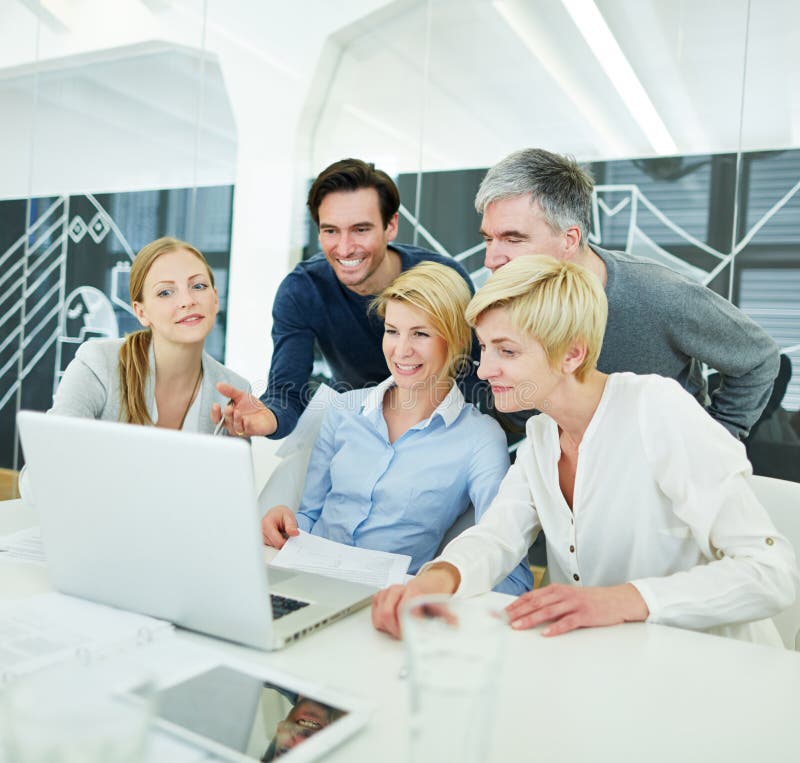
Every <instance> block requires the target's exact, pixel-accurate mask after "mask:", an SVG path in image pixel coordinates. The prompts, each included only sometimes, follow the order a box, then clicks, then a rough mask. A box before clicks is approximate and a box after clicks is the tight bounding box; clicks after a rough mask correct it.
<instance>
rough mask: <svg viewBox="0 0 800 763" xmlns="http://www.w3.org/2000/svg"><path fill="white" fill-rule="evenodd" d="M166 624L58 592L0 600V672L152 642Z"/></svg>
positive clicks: (167, 627)
mask: <svg viewBox="0 0 800 763" xmlns="http://www.w3.org/2000/svg"><path fill="white" fill-rule="evenodd" d="M171 632H172V626H171V625H170V624H169V623H167V622H165V621H163V620H156V619H155V618H153V617H147V616H145V615H138V614H135V613H133V612H123V611H122V610H120V609H114V608H112V607H106V606H104V605H102V604H94V603H92V602H89V601H83V600H82V599H76V598H73V597H72V596H64V595H63V594H60V593H45V594H38V595H36V596H31V597H30V598H27V599H19V600H16V599H15V600H12V601H4V602H0V674H6V673H9V674H10V673H25V672H29V671H32V670H36V669H38V668H41V667H43V666H45V665H49V664H54V663H56V662H62V661H64V660H66V659H68V658H70V657H76V656H77V657H80V656H81V655H91V656H95V657H102V656H106V655H109V654H116V653H118V652H120V651H122V650H123V649H125V648H133V647H137V646H140V645H142V644H148V643H150V642H152V641H153V640H154V639H155V638H156V637H158V636H159V635H160V634H162V633H171Z"/></svg>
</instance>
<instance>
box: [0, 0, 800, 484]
mask: <svg viewBox="0 0 800 763" xmlns="http://www.w3.org/2000/svg"><path fill="white" fill-rule="evenodd" d="M296 5H297V7H296V8H294V7H291V6H287V7H285V8H281V9H278V8H277V7H276V6H275V5H274V4H263V3H257V2H254V1H253V0H238V1H237V2H235V3H228V2H225V3H223V2H222V0H180V2H178V0H159V2H157V3H156V2H151V1H150V0H118V2H115V3H113V4H112V3H106V2H103V1H102V0H85V1H84V2H81V3H65V2H61V0H37V1H36V2H31V1H29V0H9V2H6V3H2V4H0V41H2V43H3V44H2V45H0V110H1V111H2V113H3V115H4V119H3V120H2V121H0V165H1V166H2V167H3V172H2V173H0V466H3V467H7V466H19V464H20V463H21V461H20V454H19V452H18V445H17V439H16V431H15V424H14V417H15V414H16V411H17V410H19V408H21V407H29V408H36V409H45V408H47V407H48V405H49V402H50V398H51V396H52V392H53V389H54V388H55V385H56V384H57V383H58V380H59V378H60V374H61V373H62V372H63V369H64V367H65V365H66V363H67V362H68V361H69V359H70V358H71V357H72V356H73V355H74V352H75V350H76V348H77V346H78V345H79V344H80V342H81V341H83V340H84V339H86V338H88V337H92V336H119V335H121V334H122V333H124V332H125V331H128V330H130V329H131V328H133V327H134V326H135V322H134V321H133V318H132V315H131V312H130V308H129V306H128V299H127V268H128V267H129V264H130V261H131V258H132V256H133V254H134V253H135V252H136V250H137V249H138V248H139V247H141V246H142V245H143V244H144V243H146V242H147V241H149V240H151V239H153V238H155V237H157V236H160V235H176V236H179V237H184V238H187V239H188V240H190V241H191V242H192V243H194V244H196V245H197V246H198V247H199V248H200V249H201V250H202V251H203V252H204V253H205V254H206V255H207V256H208V257H209V259H210V261H211V263H212V266H213V267H214V270H215V274H216V276H217V281H218V286H219V288H220V298H221V303H222V311H221V314H220V320H219V325H218V327H217V329H216V331H215V333H214V335H213V336H212V337H211V339H210V341H209V346H208V349H209V351H210V352H211V353H212V354H213V355H215V356H216V357H218V358H220V359H223V358H224V359H225V360H226V361H227V362H228V364H229V365H231V366H232V367H233V368H234V369H235V370H238V371H240V372H242V373H244V375H246V376H248V377H249V378H251V380H253V381H254V386H256V387H257V386H258V382H257V379H258V378H262V379H263V378H264V376H265V374H266V369H267V366H268V361H269V354H270V347H269V343H268V339H267V338H268V336H269V320H270V319H269V307H270V304H271V299H272V295H273V294H274V290H275V288H276V287H277V284H278V283H279V281H280V279H281V278H282V276H283V274H284V273H285V272H286V271H287V270H288V268H289V267H291V265H292V260H293V256H300V251H301V249H302V247H303V246H305V251H306V253H308V252H313V251H316V248H317V247H316V231H315V230H314V229H313V226H311V225H310V224H309V222H308V219H307V217H306V216H305V215H304V210H303V201H304V194H305V191H306V189H307V187H308V182H309V178H312V177H314V176H315V175H316V173H317V172H319V170H320V169H322V168H323V167H325V166H326V165H327V164H329V163H330V162H332V161H335V160H337V159H340V158H342V157H345V156H357V157H360V158H364V159H368V160H370V161H374V162H375V164H376V165H377V166H379V167H382V168H383V169H386V170H387V171H388V172H389V173H390V174H392V175H393V176H394V177H396V178H397V181H398V185H399V187H400V190H401V196H402V208H401V230H400V236H399V240H400V241H405V242H409V243H417V244H418V245H420V246H425V247H428V248H430V249H434V250H437V251H440V252H446V253H448V254H450V255H452V256H454V257H457V258H458V259H459V260H461V261H462V262H463V263H464V264H465V265H466V266H467V268H468V269H469V270H470V272H471V273H472V274H473V277H474V279H475V281H476V283H478V284H480V283H481V282H482V280H483V279H484V278H485V277H486V271H485V270H484V269H483V268H482V263H483V255H484V252H483V243H482V240H481V238H480V236H479V235H478V228H479V225H480V219H479V217H478V215H477V214H476V213H475V211H474V208H473V198H474V195H475V191H476V190H477V187H478V184H479V183H480V180H481V178H482V177H483V174H484V173H485V171H486V169H487V168H488V167H489V166H491V165H492V164H493V163H494V162H496V161H497V160H498V159H500V158H502V157H503V156H505V155H507V154H508V153H510V152H511V151H513V150H516V149H519V148H523V147H529V146H541V147H543V148H547V149H550V150H554V151H559V152H564V153H570V154H573V155H574V156H576V158H577V159H578V160H580V161H581V162H583V163H585V164H586V165H588V166H589V167H590V169H591V170H592V172H593V175H594V177H595V180H596V183H597V191H596V204H595V209H594V220H593V229H592V233H591V240H592V241H593V242H596V243H599V244H601V245H603V246H605V247H609V248H614V249H621V250H625V251H630V252H633V253H636V254H640V255H643V256H647V257H652V258H655V259H657V260H659V261H661V262H664V263H666V264H668V265H669V266H670V267H674V268H675V269H677V270H679V271H680V272H682V273H684V274H685V275H687V276H689V277H690V278H695V279H697V280H698V281H700V282H702V283H705V284H708V285H709V286H710V287H711V288H713V289H715V290H716V291H717V292H718V293H720V294H722V295H723V296H725V297H726V298H729V299H731V300H732V301H733V302H734V303H735V304H737V305H738V306H739V307H741V308H742V309H743V310H744V311H746V312H747V313H748V314H749V315H750V316H752V317H753V318H754V319H755V320H756V321H757V322H758V323H760V324H761V325H762V326H763V327H764V328H765V329H766V330H767V331H768V332H769V333H770V334H771V335H772V336H773V337H774V338H775V340H776V342H777V343H778V344H779V345H780V347H781V349H782V351H783V353H784V354H785V356H786V360H785V361H784V365H783V370H782V376H781V377H780V381H781V383H780V384H779V385H778V386H777V387H776V392H775V396H774V398H775V399H774V400H773V401H772V405H771V412H772V415H771V416H770V419H769V421H768V422H767V421H765V422H763V423H762V425H761V426H760V427H759V430H758V431H757V432H756V433H755V435H754V438H753V442H751V443H750V444H749V449H750V455H751V458H752V459H753V462H754V464H755V465H756V469H757V471H760V472H761V473H767V474H774V475H776V476H793V477H794V478H795V479H800V476H798V474H797V470H798V468H800V466H799V465H800V456H798V450H797V449H798V448H800V438H798V435H797V429H796V428H797V427H800V424H798V422H797V419H798V414H797V413H796V412H797V410H798V408H800V372H796V373H794V374H792V366H794V368H795V369H798V368H800V297H799V296H798V295H800V222H799V221H800V209H798V207H799V206H800V201H799V200H798V193H799V192H800V91H798V90H797V88H796V87H795V83H796V81H797V79H798V75H800V53H798V48H797V45H796V44H795V40H794V36H795V35H794V30H796V29H797V28H798V25H800V5H798V4H797V3H794V2H790V1H789V0H730V1H729V2H727V3H724V4H719V3H715V2H712V0H535V2H534V1H533V0H388V1H387V0H348V2H343V3H337V4H325V3H311V4H296ZM295 252H296V253H297V254H296V255H294V254H293V253H295ZM229 293H230V296H231V300H230V302H229V300H228V296H229ZM708 372H709V373H710V374H711V373H713V369H708ZM793 417H794V427H793Z"/></svg>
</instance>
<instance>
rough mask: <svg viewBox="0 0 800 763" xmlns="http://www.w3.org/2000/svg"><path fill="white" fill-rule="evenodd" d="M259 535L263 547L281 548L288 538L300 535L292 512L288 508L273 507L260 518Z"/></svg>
mask: <svg viewBox="0 0 800 763" xmlns="http://www.w3.org/2000/svg"><path fill="white" fill-rule="evenodd" d="M261 535H262V537H263V538H264V545H265V546H272V547H273V548H283V544H284V543H286V539H287V538H288V537H290V536H291V537H293V536H295V535H300V531H299V530H298V529H297V519H296V517H295V515H294V512H293V511H292V510H291V509H290V508H289V507H288V506H273V507H272V508H271V509H270V510H269V511H268V512H267V513H266V514H264V516H263V517H262V518H261Z"/></svg>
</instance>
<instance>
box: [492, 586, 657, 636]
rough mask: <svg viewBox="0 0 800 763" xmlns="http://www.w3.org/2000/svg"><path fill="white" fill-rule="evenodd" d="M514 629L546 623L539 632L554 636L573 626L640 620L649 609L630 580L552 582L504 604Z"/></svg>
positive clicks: (589, 626) (593, 625)
mask: <svg viewBox="0 0 800 763" xmlns="http://www.w3.org/2000/svg"><path fill="white" fill-rule="evenodd" d="M506 612H507V613H508V619H509V622H510V623H511V627H512V628H514V629H515V630H525V629H526V628H534V627H536V626H537V625H541V624H542V623H550V625H549V626H548V627H547V628H545V629H544V630H543V631H542V635H543V636H557V635H559V634H561V633H567V632H568V631H571V630H575V629H576V628H593V627H595V626H598V625H617V624H619V623H629V622H641V621H643V620H646V619H647V616H648V615H649V614H650V611H649V610H648V608H647V604H645V601H644V599H643V598H642V595H641V594H640V593H639V591H638V590H637V589H636V587H635V586H634V585H632V584H631V583H625V584H623V585H616V586H606V587H590V588H578V587H576V586H570V585H561V584H558V583H556V584H553V585H549V586H545V587H544V588H538V589H536V590H535V591H530V592H528V593H525V594H523V595H522V596H520V597H519V598H518V599H516V600H515V601H513V602H512V603H511V604H509V605H508V606H507V607H506Z"/></svg>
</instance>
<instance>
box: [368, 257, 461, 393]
mask: <svg viewBox="0 0 800 763" xmlns="http://www.w3.org/2000/svg"><path fill="white" fill-rule="evenodd" d="M470 296H471V295H470V290H469V287H468V286H467V282H466V281H465V280H464V279H463V278H462V277H461V276H460V275H459V274H458V272H457V271H456V270H455V269H454V268H450V267H448V266H447V265H442V264H440V263H438V262H421V263H420V264H419V265H416V266H415V267H413V268H411V269H410V270H406V271H405V272H403V273H401V274H400V275H399V276H398V277H397V278H395V279H394V281H392V282H391V283H390V284H389V285H388V286H387V287H386V288H385V289H384V290H383V291H382V292H381V293H380V294H379V295H378V296H377V297H376V298H375V299H374V300H373V302H372V305H371V309H373V310H375V312H376V313H377V314H378V315H379V316H380V317H381V318H382V319H385V318H386V305H387V304H388V303H389V302H390V301H395V302H402V303H404V304H407V305H411V307H415V308H416V309H417V310H421V311H422V312H423V313H425V315H427V316H428V317H429V318H430V322H431V325H432V327H433V329H434V330H435V331H436V333H437V334H438V335H439V336H441V337H442V339H444V340H445V342H447V362H446V364H445V373H446V374H447V375H448V376H449V377H451V378H455V377H456V375H457V374H458V372H459V371H460V370H461V369H462V368H463V367H464V366H465V364H466V363H467V362H468V361H469V358H470V350H471V348H472V330H471V329H470V327H469V324H467V321H466V319H465V318H464V311H465V310H466V307H467V304H468V303H469V300H470Z"/></svg>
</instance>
